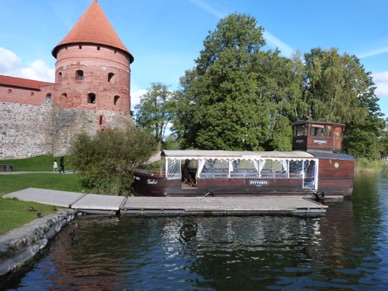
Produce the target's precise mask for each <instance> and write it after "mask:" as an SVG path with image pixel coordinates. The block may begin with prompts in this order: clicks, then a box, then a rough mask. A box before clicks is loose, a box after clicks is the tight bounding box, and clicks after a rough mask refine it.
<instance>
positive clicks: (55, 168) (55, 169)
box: [53, 160, 58, 172]
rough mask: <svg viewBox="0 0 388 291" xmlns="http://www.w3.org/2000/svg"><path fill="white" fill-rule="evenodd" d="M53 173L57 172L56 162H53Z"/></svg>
mask: <svg viewBox="0 0 388 291" xmlns="http://www.w3.org/2000/svg"><path fill="white" fill-rule="evenodd" d="M53 171H54V172H56V171H58V162H57V160H54V165H53Z"/></svg>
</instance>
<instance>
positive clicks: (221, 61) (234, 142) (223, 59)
mask: <svg viewBox="0 0 388 291" xmlns="http://www.w3.org/2000/svg"><path fill="white" fill-rule="evenodd" d="M264 45H265V41H264V38H263V28H262V27H260V26H257V22H256V20H255V18H253V17H250V16H248V15H245V14H231V15H229V16H228V17H226V18H224V19H222V20H221V21H220V22H219V24H218V25H217V29H216V30H215V31H214V32H211V33H210V34H209V35H208V36H207V37H206V39H205V41H204V49H203V50H202V51H201V52H200V56H199V57H198V58H197V59H196V61H195V62H196V67H195V68H194V69H192V70H189V71H186V73H185V76H184V77H182V78H181V87H182V90H180V91H179V92H178V93H177V94H176V95H175V98H174V101H175V103H174V108H175V113H174V128H173V129H174V130H175V131H176V133H177V135H178V137H179V138H180V139H181V140H182V144H183V146H184V147H187V148H189V147H190V148H200V149H224V150H262V149H264V148H265V147H266V146H269V145H271V147H274V148H277V147H278V142H280V143H281V147H282V148H283V147H287V146H286V145H285V140H281V139H280V138H279V136H276V135H277V134H278V133H277V132H276V131H275V128H276V126H280V125H283V124H284V120H285V119H283V117H284V114H287V112H286V106H287V102H286V100H287V98H288V97H289V96H288V93H289V92H288V91H287V90H285V88H286V87H290V88H291V86H290V84H289V83H290V82H294V79H293V78H291V68H292V61H291V60H288V59H286V58H283V57H280V56H279V51H275V52H272V51H261V48H262V47H263V46H264ZM290 91H291V90H290ZM279 120H280V121H279ZM270 141H271V142H270ZM289 147H290V142H289V143H288V148H289Z"/></svg>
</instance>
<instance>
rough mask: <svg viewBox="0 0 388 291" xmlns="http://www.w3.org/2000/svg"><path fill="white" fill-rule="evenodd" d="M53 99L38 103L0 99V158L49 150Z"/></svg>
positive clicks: (11, 157) (37, 153)
mask: <svg viewBox="0 0 388 291" xmlns="http://www.w3.org/2000/svg"><path fill="white" fill-rule="evenodd" d="M54 108H55V103H54V102H51V101H43V102H42V104H41V105H40V106H35V105H30V104H18V103H7V102H1V103H0V117H1V118H0V160H4V159H18V158H26V157H32V156H38V155H44V154H51V153H52V151H53V113H54Z"/></svg>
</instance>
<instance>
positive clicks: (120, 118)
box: [53, 109, 132, 156]
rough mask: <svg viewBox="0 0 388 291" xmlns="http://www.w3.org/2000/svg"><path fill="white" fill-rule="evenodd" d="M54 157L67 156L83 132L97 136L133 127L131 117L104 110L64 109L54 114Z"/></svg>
mask: <svg viewBox="0 0 388 291" xmlns="http://www.w3.org/2000/svg"><path fill="white" fill-rule="evenodd" d="M53 124H54V127H53V132H54V133H53V155H54V156H62V155H66V154H67V153H68V151H69V149H70V146H71V141H72V139H73V138H74V136H75V135H77V134H80V133H82V132H84V133H86V134H88V135H95V134H96V133H97V132H98V131H101V130H104V129H106V128H108V127H111V128H115V127H119V128H125V127H128V126H131V125H132V119H131V118H130V116H129V115H126V114H124V113H118V112H111V111H103V110H82V109H63V110H57V111H55V113H54V122H53Z"/></svg>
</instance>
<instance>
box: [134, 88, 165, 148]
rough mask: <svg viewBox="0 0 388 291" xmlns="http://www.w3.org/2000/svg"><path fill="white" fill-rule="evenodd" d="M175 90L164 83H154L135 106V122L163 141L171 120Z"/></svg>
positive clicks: (158, 140) (157, 139)
mask: <svg viewBox="0 0 388 291" xmlns="http://www.w3.org/2000/svg"><path fill="white" fill-rule="evenodd" d="M172 95H173V92H172V91H170V90H169V89H168V87H167V86H166V85H164V84H162V83H153V84H152V85H151V88H149V89H148V90H147V92H146V93H145V94H144V95H143V96H142V97H141V98H140V104H138V105H136V106H135V111H136V113H135V122H136V124H137V125H138V127H139V128H141V129H142V130H143V131H144V132H146V133H148V134H150V135H152V136H153V137H154V138H155V140H156V141H157V142H158V143H159V145H160V144H161V143H162V141H163V139H164V138H165V135H166V130H167V127H168V125H169V123H170V122H171V114H170V112H171V102H172V101H171V99H172Z"/></svg>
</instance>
